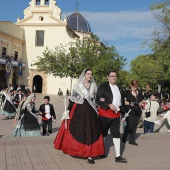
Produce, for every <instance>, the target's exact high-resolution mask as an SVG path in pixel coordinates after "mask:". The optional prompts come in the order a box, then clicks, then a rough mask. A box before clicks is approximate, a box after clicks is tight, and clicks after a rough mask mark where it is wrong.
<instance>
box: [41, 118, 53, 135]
mask: <svg viewBox="0 0 170 170" xmlns="http://www.w3.org/2000/svg"><path fill="white" fill-rule="evenodd" d="M47 127H48V132H49V133H52V119H51V120H43V119H42V134H43V135H46V132H47Z"/></svg>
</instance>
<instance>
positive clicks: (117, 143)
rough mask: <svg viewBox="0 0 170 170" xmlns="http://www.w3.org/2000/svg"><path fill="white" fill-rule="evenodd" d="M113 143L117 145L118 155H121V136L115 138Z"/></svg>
mask: <svg viewBox="0 0 170 170" xmlns="http://www.w3.org/2000/svg"><path fill="white" fill-rule="evenodd" d="M113 143H114V145H115V152H116V157H119V156H120V138H113Z"/></svg>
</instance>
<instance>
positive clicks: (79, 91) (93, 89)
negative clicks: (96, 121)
mask: <svg viewBox="0 0 170 170" xmlns="http://www.w3.org/2000/svg"><path fill="white" fill-rule="evenodd" d="M85 70H86V69H84V70H83V72H82V73H81V75H80V77H79V79H78V80H77V82H76V84H75V85H74V87H73V92H72V95H71V96H70V100H71V101H72V102H75V103H77V104H83V102H84V99H86V100H87V101H88V102H89V104H90V105H91V106H92V107H93V108H94V109H95V111H96V112H97V109H96V106H95V103H93V101H94V100H93V101H92V100H91V99H94V98H95V95H96V93H97V85H96V82H95V80H94V78H93V77H92V79H91V85H90V89H89V90H87V89H86V88H85V87H84V85H83V82H84V75H85Z"/></svg>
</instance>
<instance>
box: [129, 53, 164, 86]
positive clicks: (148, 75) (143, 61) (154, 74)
mask: <svg viewBox="0 0 170 170" xmlns="http://www.w3.org/2000/svg"><path fill="white" fill-rule="evenodd" d="M131 73H132V79H136V80H138V81H139V84H140V87H141V88H144V87H145V86H146V84H150V85H151V87H152V88H153V89H156V87H157V84H158V83H159V79H160V74H161V72H160V67H159V63H158V62H157V60H155V58H154V56H153V55H139V56H138V57H136V58H135V59H134V60H132V61H131Z"/></svg>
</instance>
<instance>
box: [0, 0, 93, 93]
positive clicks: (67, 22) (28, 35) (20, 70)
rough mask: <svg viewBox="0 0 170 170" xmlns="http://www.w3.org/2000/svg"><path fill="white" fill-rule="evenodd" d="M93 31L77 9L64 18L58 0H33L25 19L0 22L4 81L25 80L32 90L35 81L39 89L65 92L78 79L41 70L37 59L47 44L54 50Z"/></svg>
mask: <svg viewBox="0 0 170 170" xmlns="http://www.w3.org/2000/svg"><path fill="white" fill-rule="evenodd" d="M82 23H83V24H82ZM91 34H92V33H91V30H90V26H89V24H88V22H87V20H86V19H85V18H84V17H83V16H82V15H81V14H80V13H78V11H76V12H75V13H73V14H72V15H70V16H69V17H65V18H64V19H63V20H61V9H60V8H59V7H58V6H57V5H56V1H55V0H31V1H30V2H29V6H28V7H27V8H26V9H25V10H24V18H23V19H20V18H18V19H17V22H16V23H11V22H3V21H1V22H0V78H3V82H1V84H13V85H15V84H20V85H22V84H23V85H25V86H28V87H29V88H30V89H31V90H32V88H33V86H34V85H35V86H36V89H37V92H38V93H44V94H57V93H58V91H59V89H60V90H61V91H62V92H63V94H66V91H67V89H68V90H69V91H70V90H71V88H70V87H71V84H72V85H74V83H75V81H76V80H72V79H70V78H60V77H56V78H55V77H54V76H52V75H47V74H45V73H44V72H38V70H37V68H36V66H34V63H35V62H36V61H37V56H42V53H43V51H44V50H45V49H46V47H48V48H49V49H52V50H54V49H55V47H56V46H58V45H60V44H62V45H65V44H68V43H69V42H75V41H76V40H77V39H80V38H82V37H83V36H91ZM8 62H9V63H8Z"/></svg>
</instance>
